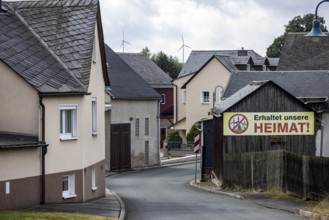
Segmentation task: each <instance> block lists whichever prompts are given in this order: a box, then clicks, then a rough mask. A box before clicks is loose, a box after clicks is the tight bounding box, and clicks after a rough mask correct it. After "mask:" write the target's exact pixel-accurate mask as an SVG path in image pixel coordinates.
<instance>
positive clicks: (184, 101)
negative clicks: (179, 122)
mask: <svg viewBox="0 0 329 220" xmlns="http://www.w3.org/2000/svg"><path fill="white" fill-rule="evenodd" d="M182 103H183V104H185V103H186V90H185V89H184V90H183V91H182Z"/></svg>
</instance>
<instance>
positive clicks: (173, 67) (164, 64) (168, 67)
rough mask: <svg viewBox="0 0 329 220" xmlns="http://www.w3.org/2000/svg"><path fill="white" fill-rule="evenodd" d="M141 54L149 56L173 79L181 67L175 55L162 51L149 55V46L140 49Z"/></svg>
mask: <svg viewBox="0 0 329 220" xmlns="http://www.w3.org/2000/svg"><path fill="white" fill-rule="evenodd" d="M141 54H143V55H144V56H147V57H148V58H150V59H151V60H152V61H153V62H154V63H156V64H157V65H158V67H160V68H161V69H162V70H163V71H164V72H166V73H167V74H168V75H169V76H170V77H171V78H173V79H175V78H177V76H178V74H179V72H180V71H181V69H182V68H183V64H181V63H180V62H179V60H178V58H177V57H174V56H168V55H167V54H165V53H164V52H163V51H160V52H158V53H156V54H152V55H151V52H150V50H149V48H148V47H145V48H143V49H142V51H141Z"/></svg>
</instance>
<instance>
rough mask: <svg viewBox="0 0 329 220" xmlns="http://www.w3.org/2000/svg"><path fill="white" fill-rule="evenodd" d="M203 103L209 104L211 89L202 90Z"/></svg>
mask: <svg viewBox="0 0 329 220" xmlns="http://www.w3.org/2000/svg"><path fill="white" fill-rule="evenodd" d="M200 98H201V100H200V101H201V103H202V104H209V99H210V97H209V91H201V97H200Z"/></svg>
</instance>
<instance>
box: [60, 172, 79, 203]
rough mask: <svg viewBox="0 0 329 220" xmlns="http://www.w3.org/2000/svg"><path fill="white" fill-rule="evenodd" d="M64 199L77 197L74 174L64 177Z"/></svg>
mask: <svg viewBox="0 0 329 220" xmlns="http://www.w3.org/2000/svg"><path fill="white" fill-rule="evenodd" d="M62 186H63V199H69V198H73V197H76V196H77V195H75V177H74V174H71V175H65V176H63V177H62Z"/></svg>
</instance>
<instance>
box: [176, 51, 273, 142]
mask: <svg viewBox="0 0 329 220" xmlns="http://www.w3.org/2000/svg"><path fill="white" fill-rule="evenodd" d="M270 65H271V64H270V62H269V60H268V58H266V57H261V56H260V55H259V54H257V53H256V52H254V51H253V50H244V49H241V50H218V51H192V53H191V54H190V56H189V58H188V60H187V61H186V63H185V65H184V66H183V69H182V70H181V72H180V74H179V76H178V78H177V79H175V80H174V81H173V84H174V86H175V87H174V112H175V124H174V125H173V127H174V128H175V129H178V130H179V132H180V136H181V137H182V139H183V142H186V138H185V137H186V134H187V133H188V132H189V130H190V129H191V127H192V126H193V124H195V123H196V122H197V121H199V120H201V119H207V118H208V119H209V118H211V117H212V116H211V115H209V114H208V113H209V111H210V109H211V108H212V107H213V106H214V105H215V104H218V103H220V102H221V94H222V92H223V90H224V87H225V85H226V84H227V81H228V80H229V78H230V75H231V72H232V71H237V70H243V71H252V70H269V68H267V67H268V66H270ZM272 65H273V62H272Z"/></svg>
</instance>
